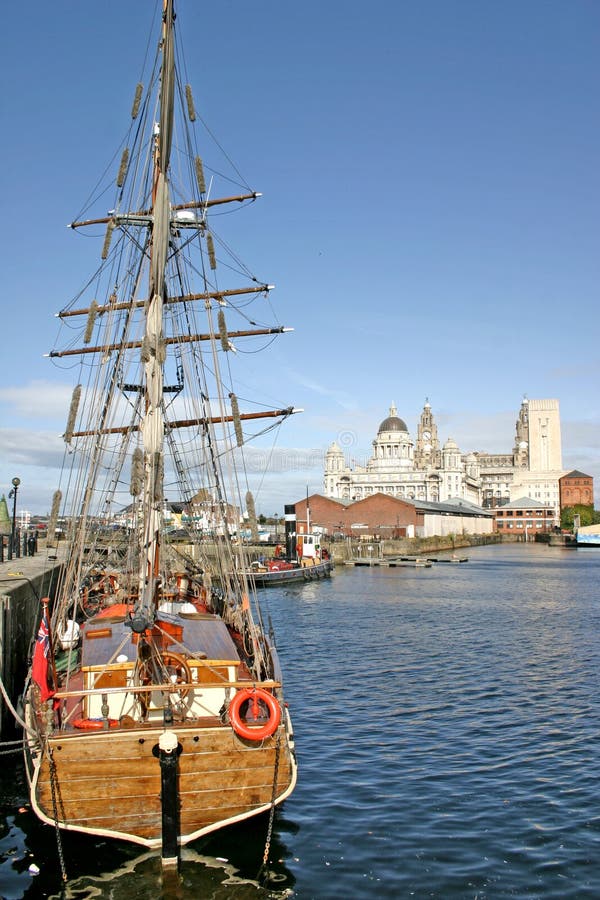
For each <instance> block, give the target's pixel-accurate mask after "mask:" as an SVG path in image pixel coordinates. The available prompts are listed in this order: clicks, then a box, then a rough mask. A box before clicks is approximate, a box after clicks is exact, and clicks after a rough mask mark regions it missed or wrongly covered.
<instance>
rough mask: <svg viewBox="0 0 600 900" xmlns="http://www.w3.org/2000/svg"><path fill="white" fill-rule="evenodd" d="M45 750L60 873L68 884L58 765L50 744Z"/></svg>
mask: <svg viewBox="0 0 600 900" xmlns="http://www.w3.org/2000/svg"><path fill="white" fill-rule="evenodd" d="M45 750H46V753H47V754H48V768H49V771H50V790H51V792H52V811H53V813H54V828H55V830H56V849H57V851H58V860H59V862H60V873H61V876H62V880H63V881H64V883H65V884H66V883H67V880H68V879H67V869H66V866H65V856H64V853H63V845H62V836H61V833H60V827H59V824H58V799H57V794H58V779H57V777H56V763H55V762H54V755H53V753H52V748H51V747H50V746H49V745H48V744H46V747H45Z"/></svg>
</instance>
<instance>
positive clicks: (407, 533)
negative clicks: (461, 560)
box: [294, 492, 494, 540]
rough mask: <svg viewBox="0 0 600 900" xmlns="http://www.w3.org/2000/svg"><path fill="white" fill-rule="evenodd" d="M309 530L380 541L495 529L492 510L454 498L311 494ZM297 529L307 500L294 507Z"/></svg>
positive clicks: (301, 524) (302, 524)
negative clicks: (348, 497) (351, 498)
mask: <svg viewBox="0 0 600 900" xmlns="http://www.w3.org/2000/svg"><path fill="white" fill-rule="evenodd" d="M308 506H309V509H310V525H311V528H312V527H314V526H319V527H321V528H324V529H325V532H326V533H327V534H329V535H344V536H350V537H361V536H367V535H368V536H369V537H370V538H377V539H379V540H384V539H387V540H391V539H396V538H403V537H407V538H412V537H432V536H433V535H439V536H444V535H449V534H490V533H491V532H492V531H493V530H494V517H493V515H492V511H491V510H485V509H482V508H481V507H480V506H475V505H474V504H472V503H469V502H468V501H466V500H461V499H459V498H454V499H453V500H448V501H446V502H445V503H434V502H425V501H417V500H415V501H414V502H413V503H411V502H409V501H405V500H400V499H399V498H398V497H390V495H389V494H384V493H383V492H378V493H375V494H371V495H370V496H368V497H364V498H363V499H362V500H355V501H353V502H348V501H347V500H338V499H334V498H332V497H323V496H322V495H321V494H313V495H312V497H309V498H308ZM294 510H295V516H296V527H297V530H298V531H299V532H302V531H304V530H305V529H306V500H300V501H299V502H298V503H296V504H294Z"/></svg>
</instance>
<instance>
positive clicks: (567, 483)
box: [558, 469, 594, 509]
mask: <svg viewBox="0 0 600 900" xmlns="http://www.w3.org/2000/svg"><path fill="white" fill-rule="evenodd" d="M558 490H559V497H560V508H561V509H564V508H565V507H566V506H593V505H594V479H593V478H592V476H591V475H584V474H583V472H579V471H577V469H574V470H573V471H572V472H569V473H568V474H567V475H563V477H562V478H559V479H558Z"/></svg>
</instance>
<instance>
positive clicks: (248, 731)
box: [229, 688, 281, 741]
mask: <svg viewBox="0 0 600 900" xmlns="http://www.w3.org/2000/svg"><path fill="white" fill-rule="evenodd" d="M247 700H249V701H250V702H251V704H252V713H253V715H254V716H255V717H257V716H258V713H259V703H264V705H265V706H266V707H267V709H268V711H269V718H268V720H267V722H265V724H264V725H260V726H251V725H247V724H246V723H245V722H244V721H243V720H242V716H241V712H240V711H241V708H242V706H243V704H244V703H245V702H246V701H247ZM229 721H230V722H231V727H232V728H233V730H234V731H235V733H236V734H237V735H239V736H240V737H242V738H246V740H247V741H262V740H264V739H265V738H268V737H271V735H272V734H275V732H276V731H277V727H278V725H279V722H280V721H281V709H280V707H279V703H278V702H277V699H276V698H275V697H274V696H273V694H270V693H269V692H268V691H265V690H263V689H262V688H243V689H242V690H241V691H238V692H237V693H236V694H235V695H234V697H233V700H232V701H231V703H230V704H229Z"/></svg>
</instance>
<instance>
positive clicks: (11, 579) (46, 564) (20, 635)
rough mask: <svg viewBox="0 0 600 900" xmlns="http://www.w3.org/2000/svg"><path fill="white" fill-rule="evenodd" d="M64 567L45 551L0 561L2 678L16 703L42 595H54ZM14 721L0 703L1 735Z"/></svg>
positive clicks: (0, 657) (11, 726) (0, 659)
mask: <svg viewBox="0 0 600 900" xmlns="http://www.w3.org/2000/svg"><path fill="white" fill-rule="evenodd" d="M60 568H61V561H60V559H59V558H58V557H55V558H54V559H53V558H49V557H47V556H46V553H45V552H44V553H40V554H39V555H38V556H23V557H20V558H15V559H12V560H10V561H9V562H7V561H4V562H2V563H0V678H1V679H2V683H3V685H4V688H5V690H6V692H7V694H8V696H9V698H10V701H11V703H12V704H13V705H15V704H16V703H17V701H18V697H19V695H20V694H21V692H22V690H23V683H24V680H25V676H26V674H27V664H28V659H29V650H30V643H31V639H32V636H33V633H34V629H35V626H36V623H39V620H40V616H41V604H40V600H41V598H42V597H48V596H51V595H52V591H53V588H54V585H55V583H56V579H57V578H58V574H59V572H60ZM13 725H14V720H13V717H12V714H11V713H10V710H9V709H8V708H7V706H6V704H5V703H4V701H2V703H0V736H3V737H4V736H6V734H7V733H9V732H10V731H11V730H12V728H13Z"/></svg>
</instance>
